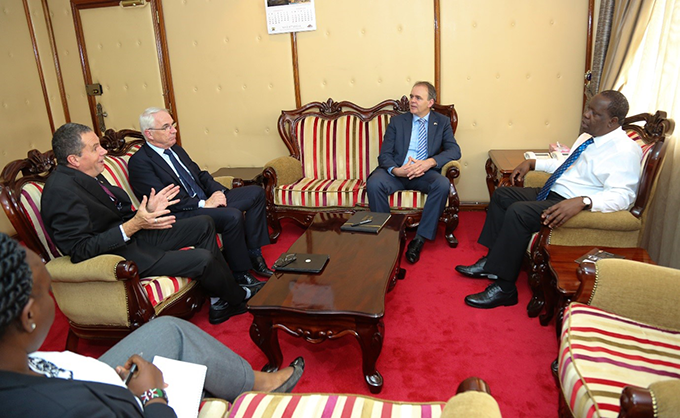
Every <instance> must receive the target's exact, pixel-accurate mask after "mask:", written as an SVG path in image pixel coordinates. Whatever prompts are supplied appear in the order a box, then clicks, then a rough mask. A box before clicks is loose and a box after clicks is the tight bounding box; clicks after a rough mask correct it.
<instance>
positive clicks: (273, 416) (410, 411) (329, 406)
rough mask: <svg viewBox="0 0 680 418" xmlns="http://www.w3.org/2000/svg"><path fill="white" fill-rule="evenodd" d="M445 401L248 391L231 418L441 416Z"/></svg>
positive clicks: (407, 417) (418, 417)
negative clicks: (407, 400)
mask: <svg viewBox="0 0 680 418" xmlns="http://www.w3.org/2000/svg"><path fill="white" fill-rule="evenodd" d="M443 408H444V403H441V402H432V403H405V402H390V401H384V400H382V399H376V398H371V397H368V396H357V395H336V394H304V395H303V394H269V393H259V392H246V393H243V394H241V395H240V396H239V397H238V398H236V400H235V401H234V406H233V408H232V409H231V411H230V412H229V418H250V417H257V418H294V417H304V418H332V417H338V418H344V417H347V418H350V417H357V418H358V417H384V418H391V417H395V418H440V417H441V413H442V409H443Z"/></svg>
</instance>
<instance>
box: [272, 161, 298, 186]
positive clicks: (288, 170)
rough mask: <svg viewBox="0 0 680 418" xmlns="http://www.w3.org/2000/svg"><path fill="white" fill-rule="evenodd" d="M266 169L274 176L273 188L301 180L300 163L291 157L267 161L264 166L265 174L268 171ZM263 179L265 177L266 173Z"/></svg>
mask: <svg viewBox="0 0 680 418" xmlns="http://www.w3.org/2000/svg"><path fill="white" fill-rule="evenodd" d="M268 168H271V169H273V170H274V173H275V174H276V176H275V179H276V184H273V186H278V185H279V184H291V183H295V182H296V181H298V180H300V179H301V178H302V163H301V162H300V161H299V160H297V159H295V158H293V157H291V156H286V157H279V158H276V159H273V160H271V161H269V162H268V163H267V164H265V165H264V170H265V172H267V171H270V170H267V169H268ZM265 177H267V175H266V173H265Z"/></svg>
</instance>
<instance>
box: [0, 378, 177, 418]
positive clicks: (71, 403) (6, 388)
mask: <svg viewBox="0 0 680 418" xmlns="http://www.w3.org/2000/svg"><path fill="white" fill-rule="evenodd" d="M0 405H2V416H5V417H59V418H62V417H73V418H81V417H147V418H166V417H167V418H169V417H175V418H176V417H177V415H176V414H175V411H174V410H173V409H172V408H170V407H169V406H167V405H164V404H161V403H156V404H150V405H149V406H147V407H146V408H144V410H143V411H142V410H141V409H140V407H139V404H138V403H137V400H136V399H135V397H134V395H133V394H132V392H130V391H129V390H128V389H126V388H124V387H121V386H114V385H108V384H104V383H96V382H86V381H81V380H65V379H59V378H51V379H48V378H46V377H42V376H29V375H25V374H20V373H13V372H7V371H0Z"/></svg>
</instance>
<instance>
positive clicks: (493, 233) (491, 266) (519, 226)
mask: <svg viewBox="0 0 680 418" xmlns="http://www.w3.org/2000/svg"><path fill="white" fill-rule="evenodd" d="M540 191H541V189H540V188H525V187H500V188H498V189H496V191H495V192H494V193H493V196H491V202H490V203H489V208H488V212H487V214H486V220H485V221H484V227H483V228H482V233H481V234H480V235H479V240H477V242H479V243H480V244H482V245H483V246H485V247H487V248H488V249H489V254H488V256H487V259H486V264H485V266H484V269H485V270H486V271H488V272H489V273H493V274H495V275H497V276H498V277H499V278H501V279H503V280H508V281H513V282H514V281H516V280H517V275H518V274H519V269H520V267H521V266H522V257H523V256H524V253H525V252H526V249H527V246H528V245H529V240H531V235H532V234H533V233H534V232H538V231H539V230H540V229H541V213H542V212H543V211H544V210H545V209H547V208H549V207H550V206H552V205H554V204H555V203H557V202H559V201H561V200H564V198H563V197H562V196H560V195H558V194H557V193H553V192H550V194H549V195H548V198H547V199H546V200H543V201H537V200H536V196H538V193H539V192H540Z"/></svg>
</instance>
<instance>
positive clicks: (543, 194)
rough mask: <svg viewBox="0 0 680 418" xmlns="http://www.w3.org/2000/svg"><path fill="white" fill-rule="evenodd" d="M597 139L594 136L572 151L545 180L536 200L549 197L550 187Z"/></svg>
mask: <svg viewBox="0 0 680 418" xmlns="http://www.w3.org/2000/svg"><path fill="white" fill-rule="evenodd" d="M594 142H595V141H594V140H593V138H589V139H588V140H587V141H586V142H584V143H582V144H581V145H579V147H578V148H576V151H574V152H572V153H571V155H570V156H569V158H567V159H566V160H564V162H563V163H562V165H561V166H559V167H557V170H555V172H554V173H552V175H551V176H550V178H548V181H546V182H545V184H544V185H543V188H542V189H541V191H540V192H539V193H538V196H536V200H545V199H546V198H547V197H548V194H549V193H550V188H551V187H552V186H553V184H555V181H557V179H558V178H560V176H561V175H562V174H563V173H564V172H565V171H567V169H568V168H569V167H571V165H572V164H574V161H576V160H577V159H578V157H579V156H580V155H581V153H583V151H584V150H585V149H586V147H587V146H588V145H590V144H592V143H594Z"/></svg>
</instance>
